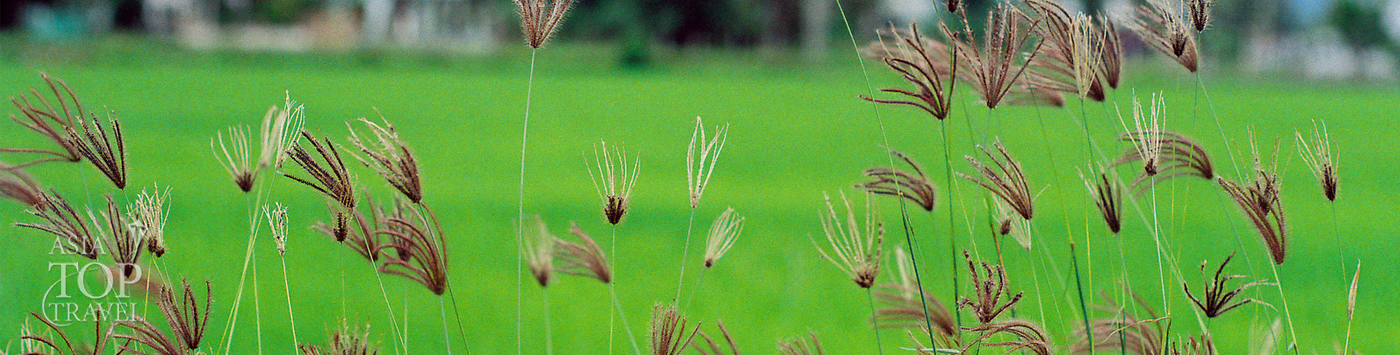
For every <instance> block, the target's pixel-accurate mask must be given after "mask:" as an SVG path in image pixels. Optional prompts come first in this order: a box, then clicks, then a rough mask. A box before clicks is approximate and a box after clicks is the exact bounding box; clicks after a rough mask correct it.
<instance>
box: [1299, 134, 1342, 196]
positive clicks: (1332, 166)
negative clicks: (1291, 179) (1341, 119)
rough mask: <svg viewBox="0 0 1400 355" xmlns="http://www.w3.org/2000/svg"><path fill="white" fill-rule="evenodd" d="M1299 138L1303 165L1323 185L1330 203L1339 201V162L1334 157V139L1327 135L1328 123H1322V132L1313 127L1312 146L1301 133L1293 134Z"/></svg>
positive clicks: (1323, 192)
mask: <svg viewBox="0 0 1400 355" xmlns="http://www.w3.org/2000/svg"><path fill="white" fill-rule="evenodd" d="M1293 135H1294V137H1296V138H1298V154H1300V155H1302V156H1303V163H1305V164H1307V166H1308V171H1310V172H1312V174H1313V177H1316V178H1317V182H1318V183H1319V184H1321V185H1322V195H1323V196H1325V197H1327V200H1328V201H1336V200H1337V182H1338V181H1337V161H1336V160H1335V159H1336V158H1335V157H1334V156H1335V155H1336V153H1334V151H1333V150H1332V137H1331V136H1329V135H1328V134H1327V122H1323V123H1322V130H1320V131H1319V130H1318V129H1317V125H1316V124H1314V125H1313V132H1312V144H1308V140H1307V139H1304V138H1303V134H1302V133H1299V132H1294V133H1293Z"/></svg>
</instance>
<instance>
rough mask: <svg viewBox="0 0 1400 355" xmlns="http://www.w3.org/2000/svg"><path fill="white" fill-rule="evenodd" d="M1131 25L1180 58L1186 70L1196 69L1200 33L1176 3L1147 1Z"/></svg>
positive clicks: (1145, 39)
mask: <svg viewBox="0 0 1400 355" xmlns="http://www.w3.org/2000/svg"><path fill="white" fill-rule="evenodd" d="M1127 26H1128V30H1130V31H1133V33H1136V34H1137V36H1138V38H1141V39H1142V41H1143V42H1146V43H1147V44H1148V45H1149V46H1152V48H1156V49H1157V51H1159V52H1162V54H1165V55H1167V56H1169V57H1171V58H1172V59H1173V60H1176V62H1177V63H1179V64H1181V66H1182V67H1184V68H1186V70H1188V71H1190V72H1193V73H1194V72H1196V69H1197V67H1198V63H1197V62H1198V61H1199V54H1198V52H1197V50H1198V49H1197V45H1196V36H1195V35H1193V34H1192V33H1191V32H1190V30H1189V28H1188V27H1187V24H1186V21H1185V19H1184V18H1183V17H1182V15H1181V11H1180V10H1179V9H1177V6H1176V5H1175V4H1173V3H1169V2H1168V1H1167V0H1148V1H1147V4H1143V5H1139V6H1138V7H1137V9H1136V11H1135V13H1134V15H1133V16H1132V18H1130V19H1129V21H1128V23H1127ZM1202 29H1204V25H1202Z"/></svg>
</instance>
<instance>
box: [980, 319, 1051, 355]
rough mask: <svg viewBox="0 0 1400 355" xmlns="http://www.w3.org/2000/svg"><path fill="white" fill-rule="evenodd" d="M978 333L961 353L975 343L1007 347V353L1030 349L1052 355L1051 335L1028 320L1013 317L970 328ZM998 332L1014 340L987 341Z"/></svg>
mask: <svg viewBox="0 0 1400 355" xmlns="http://www.w3.org/2000/svg"><path fill="white" fill-rule="evenodd" d="M968 330H971V331H973V332H976V333H977V337H976V338H973V340H972V341H970V342H968V345H966V346H964V347H963V351H962V352H960V353H964V354H965V353H967V350H968V349H969V348H971V347H972V346H973V345H978V346H991V347H1005V348H1006V353H1007V354H1010V353H1012V352H1014V351H1017V350H1025V351H1030V353H1032V354H1036V355H1050V347H1051V345H1050V337H1048V336H1046V335H1045V330H1044V329H1041V327H1040V326H1039V325H1036V324H1035V323H1032V322H1031V321H1028V320H1022V319H1012V320H1006V321H1001V322H996V323H986V324H982V325H979V326H976V327H971V328H968ZM997 334H1006V335H1009V336H1011V337H1013V338H1015V339H1014V340H1006V341H1000V342H995V343H987V342H985V341H987V340H988V339H991V338H992V336H995V335H997Z"/></svg>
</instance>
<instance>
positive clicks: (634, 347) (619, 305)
mask: <svg viewBox="0 0 1400 355" xmlns="http://www.w3.org/2000/svg"><path fill="white" fill-rule="evenodd" d="M612 301H613V306H614V307H615V308H617V317H618V318H620V319H622V328H623V329H626V330H627V338H628V339H629V340H631V341H632V351H633V352H635V353H636V355H642V348H640V347H637V337H636V336H635V335H632V327H631V326H629V325H627V312H625V311H623V310H622V302H618V300H617V292H613V293H612ZM609 347H611V345H609Z"/></svg>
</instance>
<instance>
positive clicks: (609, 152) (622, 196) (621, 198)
mask: <svg viewBox="0 0 1400 355" xmlns="http://www.w3.org/2000/svg"><path fill="white" fill-rule="evenodd" d="M716 157H718V156H716ZM587 162H588V160H586V159H585V160H584V163H585V164H586V165H587ZM641 167H642V158H641V157H637V158H636V159H635V160H634V161H633V163H632V168H631V169H630V170H629V169H628V168H627V151H626V150H624V149H622V148H620V147H618V146H617V145H613V147H612V149H608V142H607V141H604V142H603V149H602V154H599V153H598V146H593V164H592V165H589V166H588V177H589V179H591V180H593V189H594V190H595V191H596V192H597V193H598V198H599V199H601V200H602V202H603V216H604V217H607V219H608V223H611V224H613V225H617V224H618V223H621V222H622V217H623V216H624V215H626V214H627V207H628V202H629V201H630V200H631V199H632V187H633V186H635V185H636V184H637V173H639V172H640V171H641ZM595 169H596V170H598V173H597V175H594V173H593V170H595ZM697 202H698V201H697Z"/></svg>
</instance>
